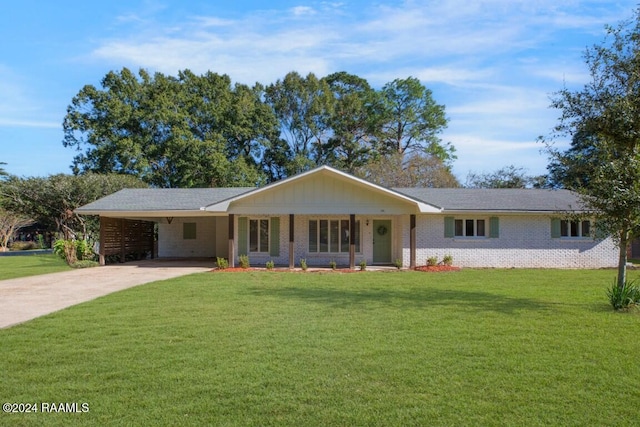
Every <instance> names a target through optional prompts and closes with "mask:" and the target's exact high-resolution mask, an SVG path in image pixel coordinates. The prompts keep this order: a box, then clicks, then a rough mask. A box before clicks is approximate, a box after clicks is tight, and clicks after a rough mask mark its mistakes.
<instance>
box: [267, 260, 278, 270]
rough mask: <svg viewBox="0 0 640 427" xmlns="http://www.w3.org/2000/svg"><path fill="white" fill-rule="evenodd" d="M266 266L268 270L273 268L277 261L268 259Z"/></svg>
mask: <svg viewBox="0 0 640 427" xmlns="http://www.w3.org/2000/svg"><path fill="white" fill-rule="evenodd" d="M265 266H266V267H267V270H273V267H275V266H276V265H275V263H274V262H273V261H272V260H271V261H267V263H266V264H265Z"/></svg>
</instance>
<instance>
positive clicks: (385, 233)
mask: <svg viewBox="0 0 640 427" xmlns="http://www.w3.org/2000/svg"><path fill="white" fill-rule="evenodd" d="M390 262H391V220H389V219H374V220H373V263H374V264H384V263H387V264H388V263H390Z"/></svg>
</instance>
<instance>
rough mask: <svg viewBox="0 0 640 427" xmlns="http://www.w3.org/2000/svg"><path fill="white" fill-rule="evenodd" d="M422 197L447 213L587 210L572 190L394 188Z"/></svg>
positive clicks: (418, 197) (403, 192) (419, 198)
mask: <svg viewBox="0 0 640 427" xmlns="http://www.w3.org/2000/svg"><path fill="white" fill-rule="evenodd" d="M394 190H395V191H397V192H399V193H402V194H406V195H407V196H410V197H413V198H415V199H418V200H428V201H429V203H432V204H434V205H436V206H439V207H440V208H442V209H443V211H444V212H456V211H475V212H481V211H486V212H558V211H561V212H571V211H581V210H583V209H584V207H583V205H582V203H581V202H580V198H579V197H578V195H577V194H576V193H574V192H572V191H569V190H541V189H528V188H525V189H521V188H394Z"/></svg>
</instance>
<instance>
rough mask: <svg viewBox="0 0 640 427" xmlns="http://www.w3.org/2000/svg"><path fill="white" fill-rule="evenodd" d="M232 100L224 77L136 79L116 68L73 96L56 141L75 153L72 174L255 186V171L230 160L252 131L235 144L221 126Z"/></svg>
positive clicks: (236, 158) (142, 75) (243, 161)
mask: <svg viewBox="0 0 640 427" xmlns="http://www.w3.org/2000/svg"><path fill="white" fill-rule="evenodd" d="M242 90H244V88H242ZM234 101H235V99H234V94H233V91H232V88H231V80H230V79H229V77H228V76H226V75H218V74H215V73H207V74H205V75H204V76H196V75H194V74H193V73H191V72H190V71H188V70H185V71H182V72H180V74H179V76H178V77H177V78H176V77H170V76H165V75H163V74H161V73H155V74H154V75H153V76H152V75H150V74H149V73H147V72H146V71H145V70H140V71H139V73H138V76H137V77H136V75H134V74H133V73H132V72H131V71H129V70H128V69H126V68H124V69H122V71H121V72H120V73H116V72H109V73H108V74H107V75H106V76H105V77H104V79H103V80H102V89H97V88H96V87H94V86H92V85H87V86H85V87H84V88H83V89H82V90H81V91H80V92H79V93H78V94H77V95H76V96H75V97H74V98H73V100H72V102H71V105H69V107H68V108H67V114H66V116H65V119H64V123H63V128H64V134H65V136H64V141H63V144H64V145H65V146H66V147H72V148H76V149H77V150H78V151H80V154H78V155H77V156H76V157H75V159H74V162H73V171H74V173H84V172H96V173H108V172H116V173H124V174H129V175H134V176H137V177H140V178H141V179H142V180H144V181H145V182H147V183H148V184H150V185H153V186H156V187H207V186H232V185H255V184H256V183H258V182H260V181H261V180H262V177H261V174H260V172H259V170H258V169H257V168H256V167H252V166H253V165H251V164H250V162H247V158H248V157H247V156H240V155H238V153H239V152H242V153H244V154H246V153H249V154H251V148H248V149H247V146H249V147H250V146H251V144H250V141H251V140H252V138H251V137H250V136H247V135H255V134H256V133H255V129H252V130H246V133H243V134H242V138H241V139H240V141H239V142H238V135H240V132H239V130H238V129H229V128H227V119H228V117H229V116H232V115H233V113H232V112H231V110H232V109H233V108H236V107H237V104H235V103H234ZM256 123H260V122H259V121H256V122H254V123H253V124H252V125H255V124H256ZM258 133H259V132H258ZM256 137H258V136H256ZM234 138H235V139H234ZM238 144H239V145H241V147H240V148H238V147H237V146H236V145H238ZM229 145H232V147H230V146H229ZM83 150H85V151H83Z"/></svg>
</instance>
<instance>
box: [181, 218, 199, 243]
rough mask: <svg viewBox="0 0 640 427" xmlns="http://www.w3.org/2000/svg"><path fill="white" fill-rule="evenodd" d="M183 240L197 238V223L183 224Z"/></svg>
mask: <svg viewBox="0 0 640 427" xmlns="http://www.w3.org/2000/svg"><path fill="white" fill-rule="evenodd" d="M182 238H183V239H184V240H193V239H195V238H196V223H195V222H185V223H183V224H182Z"/></svg>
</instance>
